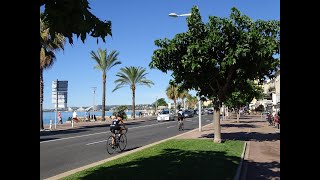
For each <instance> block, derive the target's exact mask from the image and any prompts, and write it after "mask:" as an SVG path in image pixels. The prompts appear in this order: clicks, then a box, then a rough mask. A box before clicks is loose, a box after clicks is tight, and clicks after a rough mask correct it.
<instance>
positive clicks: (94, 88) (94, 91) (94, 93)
mask: <svg viewBox="0 0 320 180" xmlns="http://www.w3.org/2000/svg"><path fill="white" fill-rule="evenodd" d="M91 88H93V106H92V115H93V116H94V109H95V108H94V106H95V96H96V88H97V87H91ZM89 118H90V117H89Z"/></svg>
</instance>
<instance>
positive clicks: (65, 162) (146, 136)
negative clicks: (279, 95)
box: [40, 115, 213, 179]
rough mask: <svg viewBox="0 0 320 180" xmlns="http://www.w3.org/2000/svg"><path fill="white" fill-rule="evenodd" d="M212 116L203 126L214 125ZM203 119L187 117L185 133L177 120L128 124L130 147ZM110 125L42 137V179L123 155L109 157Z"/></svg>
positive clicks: (188, 126) (169, 133)
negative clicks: (107, 143)
mask: <svg viewBox="0 0 320 180" xmlns="http://www.w3.org/2000/svg"><path fill="white" fill-rule="evenodd" d="M212 119H213V117H212V115H202V118H201V120H202V126H204V125H206V124H209V123H210V122H212ZM198 123H199V116H194V117H193V118H187V119H185V122H184V128H185V130H184V131H178V127H177V124H178V123H177V121H164V122H157V121H156V119H154V120H146V121H144V122H132V123H127V127H128V133H127V134H126V135H127V139H128V143H127V147H126V150H125V151H130V150H132V149H136V148H139V147H142V146H145V145H148V144H151V143H153V142H157V141H160V140H163V139H166V138H169V137H172V136H176V135H178V134H182V133H185V132H187V131H189V130H192V129H194V128H198V127H199V124H198ZM110 135H111V133H110V130H109V125H99V126H94V127H90V126H88V127H86V128H82V129H73V130H65V131H56V132H43V133H42V134H40V179H45V178H49V177H51V176H54V175H57V174H60V173H63V172H66V171H69V170H72V169H75V168H78V167H82V166H85V165H88V164H91V163H94V162H97V161H100V160H103V159H106V158H109V157H112V156H115V155H117V154H119V152H115V153H114V154H113V155H109V154H108V152H107V150H106V139H107V138H108V137H109V136H110Z"/></svg>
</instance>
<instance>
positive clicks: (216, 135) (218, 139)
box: [213, 101, 221, 143]
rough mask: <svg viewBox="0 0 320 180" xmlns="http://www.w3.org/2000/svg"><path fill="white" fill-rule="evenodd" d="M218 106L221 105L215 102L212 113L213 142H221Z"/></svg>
mask: <svg viewBox="0 0 320 180" xmlns="http://www.w3.org/2000/svg"><path fill="white" fill-rule="evenodd" d="M220 108H221V105H220V103H219V101H218V102H215V106H214V113H213V122H214V139H213V142H214V143H221V126H220Z"/></svg>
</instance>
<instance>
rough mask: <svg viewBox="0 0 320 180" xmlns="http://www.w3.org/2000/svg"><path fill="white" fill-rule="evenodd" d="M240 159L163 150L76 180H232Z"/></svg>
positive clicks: (208, 153)
mask: <svg viewBox="0 0 320 180" xmlns="http://www.w3.org/2000/svg"><path fill="white" fill-rule="evenodd" d="M239 163H240V157H236V156H227V155H226V153H225V152H217V151H214V152H213V151H189V150H188V151H187V150H180V149H164V150H163V151H162V152H161V154H159V155H156V156H151V157H146V158H139V159H136V160H133V161H130V162H127V163H123V164H116V165H111V166H101V167H99V168H96V169H91V170H88V171H87V172H86V173H84V175H83V176H81V177H77V179H82V180H84V179H90V180H92V179H126V178H129V179H175V180H176V179H184V180H185V179H199V178H200V179H201V180H204V179H233V177H234V176H235V174H236V170H237V167H238V165H239Z"/></svg>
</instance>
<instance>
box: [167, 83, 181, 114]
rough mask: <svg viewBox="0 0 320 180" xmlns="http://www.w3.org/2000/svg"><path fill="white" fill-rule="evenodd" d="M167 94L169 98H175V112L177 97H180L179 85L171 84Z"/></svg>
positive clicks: (175, 109)
mask: <svg viewBox="0 0 320 180" xmlns="http://www.w3.org/2000/svg"><path fill="white" fill-rule="evenodd" d="M166 94H167V97H168V98H169V99H172V100H173V103H174V114H175V113H176V111H177V99H178V87H177V85H176V84H172V83H171V84H169V86H168V87H167V89H166Z"/></svg>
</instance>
